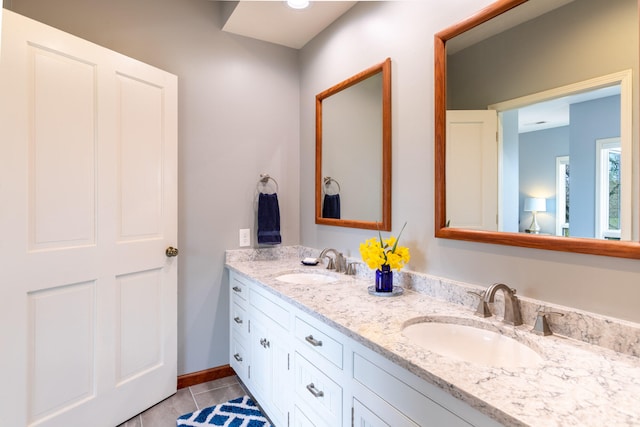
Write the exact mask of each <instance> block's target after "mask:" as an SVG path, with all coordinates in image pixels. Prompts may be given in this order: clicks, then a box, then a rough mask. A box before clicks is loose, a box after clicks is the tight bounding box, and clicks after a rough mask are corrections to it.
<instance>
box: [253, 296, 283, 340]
mask: <svg viewBox="0 0 640 427" xmlns="http://www.w3.org/2000/svg"><path fill="white" fill-rule="evenodd" d="M249 302H250V303H251V305H252V306H253V307H255V308H256V309H258V310H260V311H261V312H262V313H263V314H265V315H266V316H268V317H269V318H270V319H271V320H273V321H274V322H276V323H277V324H279V325H280V326H282V327H283V328H285V329H286V330H289V310H287V309H286V308H284V307H282V306H280V305H279V304H277V303H276V302H274V301H273V300H271V299H270V298H267V297H266V296H265V295H263V294H262V293H260V292H258V291H257V290H255V289H251V290H250V291H249Z"/></svg>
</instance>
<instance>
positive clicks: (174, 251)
mask: <svg viewBox="0 0 640 427" xmlns="http://www.w3.org/2000/svg"><path fill="white" fill-rule="evenodd" d="M164 253H165V254H166V255H167V256H168V257H169V258H171V257H174V256H178V248H174V247H173V246H169V247H168V248H167V250H166V251H164Z"/></svg>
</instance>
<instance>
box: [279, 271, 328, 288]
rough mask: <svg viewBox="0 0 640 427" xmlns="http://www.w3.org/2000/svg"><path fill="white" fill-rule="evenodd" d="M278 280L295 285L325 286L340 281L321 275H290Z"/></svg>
mask: <svg viewBox="0 0 640 427" xmlns="http://www.w3.org/2000/svg"><path fill="white" fill-rule="evenodd" d="M276 279H277V280H280V281H281V282H286V283H293V284H295V285H324V284H327V283H332V282H336V281H337V280H338V279H336V278H335V277H332V276H329V275H326V274H320V273H289V274H282V275H280V276H278V277H276Z"/></svg>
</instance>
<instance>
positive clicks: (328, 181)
mask: <svg viewBox="0 0 640 427" xmlns="http://www.w3.org/2000/svg"><path fill="white" fill-rule="evenodd" d="M322 180H323V181H324V186H323V187H322V192H323V193H324V194H328V195H335V194H340V183H339V182H338V181H336V180H335V179H333V178H331V177H330V176H325V177H324V178H322ZM332 182H334V183H335V184H336V186H337V187H338V191H335V192H333V193H330V192H328V191H327V189H329V188H330V187H331V183H332Z"/></svg>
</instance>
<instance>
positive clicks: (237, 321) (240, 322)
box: [233, 316, 242, 325]
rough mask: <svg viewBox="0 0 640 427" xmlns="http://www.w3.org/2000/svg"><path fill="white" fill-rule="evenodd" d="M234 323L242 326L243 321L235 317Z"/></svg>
mask: <svg viewBox="0 0 640 427" xmlns="http://www.w3.org/2000/svg"><path fill="white" fill-rule="evenodd" d="M233 321H234V322H236V323H237V324H238V325H242V319H241V318H240V317H238V316H236V317H234V318H233Z"/></svg>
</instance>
